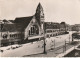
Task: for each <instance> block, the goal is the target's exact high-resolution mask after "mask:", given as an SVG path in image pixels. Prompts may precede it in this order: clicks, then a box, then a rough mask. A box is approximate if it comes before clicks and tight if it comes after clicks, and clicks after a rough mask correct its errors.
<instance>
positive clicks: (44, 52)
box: [43, 23, 47, 54]
mask: <svg viewBox="0 0 80 58" xmlns="http://www.w3.org/2000/svg"><path fill="white" fill-rule="evenodd" d="M45 26H46V25H45V24H44V23H43V29H44V30H43V31H44V39H43V41H44V51H43V53H44V54H46V53H47V52H46V42H45V39H46V36H45Z"/></svg>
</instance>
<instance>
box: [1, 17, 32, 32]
mask: <svg viewBox="0 0 80 58" xmlns="http://www.w3.org/2000/svg"><path fill="white" fill-rule="evenodd" d="M32 18H33V16H30V17H20V18H16V19H15V20H14V24H4V26H3V29H2V32H3V31H9V32H16V31H19V32H21V31H24V29H25V28H26V27H27V26H28V24H29V23H30V21H31V20H32ZM0 31H1V30H0Z"/></svg>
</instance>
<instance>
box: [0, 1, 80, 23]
mask: <svg viewBox="0 0 80 58" xmlns="http://www.w3.org/2000/svg"><path fill="white" fill-rule="evenodd" d="M39 2H40V3H41V5H42V6H43V9H44V14H45V21H49V22H61V21H65V22H66V23H68V24H80V0H0V20H2V19H7V20H14V19H15V18H16V17H25V16H32V15H34V14H35V10H36V8H37V5H38V3H39Z"/></svg>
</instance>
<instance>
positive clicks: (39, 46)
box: [0, 32, 72, 57]
mask: <svg viewBox="0 0 80 58" xmlns="http://www.w3.org/2000/svg"><path fill="white" fill-rule="evenodd" d="M71 33H72V32H70V34H65V35H60V36H56V37H51V38H46V50H49V49H51V47H54V46H52V45H54V40H55V47H59V46H61V45H64V44H65V39H66V41H69V36H70V38H71ZM70 41H71V39H70ZM4 48H7V47H4ZM42 52H43V41H38V42H34V43H33V44H32V43H27V44H23V45H22V47H20V48H16V49H13V50H12V49H10V50H5V51H4V52H3V53H1V52H0V53H1V56H5V57H16V56H24V55H30V54H37V53H42Z"/></svg>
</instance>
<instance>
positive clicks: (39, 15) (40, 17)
mask: <svg viewBox="0 0 80 58" xmlns="http://www.w3.org/2000/svg"><path fill="white" fill-rule="evenodd" d="M35 17H36V19H37V21H38V23H39V25H40V26H41V29H42V30H44V28H43V27H44V26H43V25H44V12H43V7H42V5H41V4H40V3H39V4H38V6H37V9H36V13H35Z"/></svg>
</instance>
